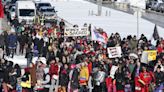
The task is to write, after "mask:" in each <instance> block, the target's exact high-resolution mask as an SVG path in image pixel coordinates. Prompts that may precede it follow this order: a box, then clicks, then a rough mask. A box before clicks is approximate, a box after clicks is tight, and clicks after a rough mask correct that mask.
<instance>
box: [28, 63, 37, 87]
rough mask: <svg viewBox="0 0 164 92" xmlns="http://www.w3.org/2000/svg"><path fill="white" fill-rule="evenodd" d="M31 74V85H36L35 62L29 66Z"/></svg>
mask: <svg viewBox="0 0 164 92" xmlns="http://www.w3.org/2000/svg"><path fill="white" fill-rule="evenodd" d="M29 72H30V76H31V86H35V84H36V80H37V78H36V65H34V64H33V66H32V67H30V68H29Z"/></svg>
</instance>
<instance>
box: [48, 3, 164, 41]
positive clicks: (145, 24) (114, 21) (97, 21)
mask: <svg viewBox="0 0 164 92" xmlns="http://www.w3.org/2000/svg"><path fill="white" fill-rule="evenodd" d="M46 1H47V0H46ZM50 3H51V4H52V5H53V6H55V9H56V10H57V11H58V16H60V17H61V18H64V19H65V20H67V21H68V22H70V23H72V24H78V25H80V26H82V25H83V24H84V23H87V24H92V25H94V26H96V27H97V28H98V27H101V28H103V29H104V31H106V32H107V34H108V35H110V34H111V33H115V32H118V33H120V35H121V37H126V36H127V35H130V34H131V35H137V17H136V16H134V15H130V14H127V13H124V12H121V11H116V10H113V9H109V8H106V7H103V8H102V10H103V11H102V16H96V15H94V16H92V15H89V11H90V12H92V11H93V12H94V14H96V12H97V5H95V4H92V3H90V2H87V1H83V0H69V1H67V0H62V1H60V0H58V1H57V2H56V1H55V0H54V1H53V2H52V0H50ZM106 12H108V16H106ZM109 13H110V14H109ZM154 25H155V24H153V23H151V22H149V21H147V20H144V19H142V18H139V34H145V35H146V36H147V37H148V39H150V38H152V33H153V30H154ZM158 32H159V34H160V36H164V34H163V32H164V29H163V28H161V27H158Z"/></svg>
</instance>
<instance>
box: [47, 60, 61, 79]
mask: <svg viewBox="0 0 164 92" xmlns="http://www.w3.org/2000/svg"><path fill="white" fill-rule="evenodd" d="M58 71H59V66H58V65H56V64H54V63H52V64H51V65H50V68H49V74H50V76H51V78H52V76H53V75H54V74H55V75H59V72H58Z"/></svg>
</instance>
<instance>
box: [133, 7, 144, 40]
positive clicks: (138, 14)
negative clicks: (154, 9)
mask: <svg viewBox="0 0 164 92" xmlns="http://www.w3.org/2000/svg"><path fill="white" fill-rule="evenodd" d="M134 15H135V16H136V17H137V38H138V39H139V31H140V29H139V27H140V26H139V22H140V21H139V19H140V17H141V16H142V14H141V10H140V8H139V7H137V8H136V9H135V13H134Z"/></svg>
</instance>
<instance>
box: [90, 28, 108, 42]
mask: <svg viewBox="0 0 164 92" xmlns="http://www.w3.org/2000/svg"><path fill="white" fill-rule="evenodd" d="M91 39H92V40H95V41H99V42H103V43H107V41H108V36H107V34H106V33H105V32H104V33H103V34H101V33H100V32H98V31H97V30H96V29H94V30H91Z"/></svg>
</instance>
